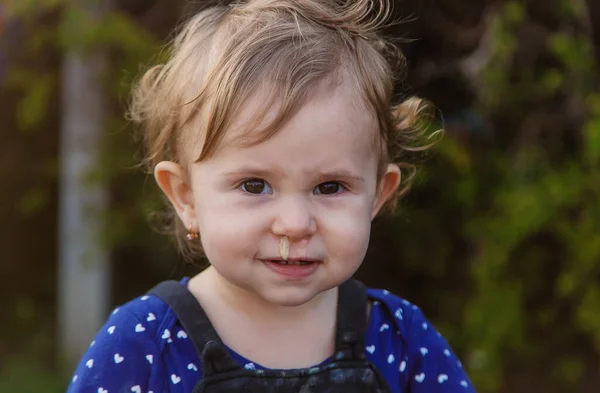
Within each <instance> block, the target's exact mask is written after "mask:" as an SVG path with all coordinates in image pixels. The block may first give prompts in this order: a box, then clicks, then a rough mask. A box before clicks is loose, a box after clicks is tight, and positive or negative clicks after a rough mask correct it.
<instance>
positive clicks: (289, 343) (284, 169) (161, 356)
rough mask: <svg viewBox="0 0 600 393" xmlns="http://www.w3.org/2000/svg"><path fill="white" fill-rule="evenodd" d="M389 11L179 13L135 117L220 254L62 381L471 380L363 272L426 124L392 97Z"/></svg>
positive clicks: (375, 385) (207, 243)
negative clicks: (377, 222)
mask: <svg viewBox="0 0 600 393" xmlns="http://www.w3.org/2000/svg"><path fill="white" fill-rule="evenodd" d="M389 13H390V5H389V4H388V2H387V1H384V0H380V1H378V2H373V1H369V0H354V1H351V2H347V3H343V4H342V2H339V1H335V0H302V1H299V0H298V1H295V0H250V1H244V2H238V3H234V4H231V5H227V6H226V5H220V6H214V7H211V8H208V9H206V10H204V11H202V12H200V13H199V14H197V15H196V16H194V17H193V18H191V19H190V20H189V21H188V22H187V23H186V24H185V25H184V27H183V29H182V30H181V32H180V33H179V35H178V36H177V37H176V38H175V40H174V42H173V43H172V47H171V49H172V50H171V53H170V56H169V59H168V61H167V62H166V64H163V65H160V66H157V67H155V68H153V69H151V70H149V71H148V72H147V73H146V74H145V75H144V76H143V78H142V79H141V80H140V82H139V83H138V84H137V86H136V88H135V90H134V94H133V102H132V110H131V114H132V118H133V119H134V120H135V121H137V122H139V123H140V124H141V125H142V128H143V131H144V136H145V143H146V147H147V153H148V154H147V159H146V163H147V164H148V165H149V166H150V168H151V169H152V170H153V172H154V176H155V178H156V181H157V183H158V185H159V187H160V189H161V190H162V191H163V193H164V194H165V195H166V197H167V198H168V200H169V202H170V206H171V207H172V212H173V219H174V223H175V224H176V230H175V232H176V236H177V238H178V239H179V244H180V249H181V251H182V253H183V254H184V255H186V256H190V257H195V256H198V255H200V253H203V255H205V256H206V258H207V259H208V261H209V263H210V266H209V267H207V268H206V269H205V270H203V271H202V272H200V273H199V274H197V275H196V276H194V277H191V278H184V279H183V280H181V281H179V282H175V281H168V282H164V283H161V284H159V285H158V286H157V287H155V288H154V289H152V290H151V291H150V292H149V293H148V294H146V295H144V296H142V297H140V298H137V299H135V300H133V301H131V302H129V303H128V304H126V305H124V306H122V307H120V308H118V309H116V310H114V312H113V313H112V315H111V316H110V317H109V319H108V321H107V322H106V325H105V326H104V327H103V328H102V329H101V330H100V332H99V333H98V336H97V337H96V340H95V341H94V342H93V343H92V345H91V346H90V348H89V350H88V351H87V353H85V354H84V356H83V358H82V360H81V362H80V365H79V366H78V368H77V370H76V371H75V374H74V376H73V379H72V382H71V384H70V386H69V392H73V393H75V392H90V393H91V392H93V393H116V392H138V393H139V392H153V393H158V392H181V393H183V392H186V393H187V392H267V391H269V392H270V391H272V392H290V393H291V392H344V393H352V392H381V393H383V392H389V393H392V392H393V393H399V392H405V393H406V392H411V393H437V392H440V393H441V392H469V393H472V392H474V390H473V387H472V386H471V383H470V381H469V379H468V377H467V376H466V374H465V371H464V370H463V368H462V366H461V364H460V362H459V361H458V360H457V358H456V357H455V355H454V353H453V352H452V350H451V349H450V347H449V346H448V344H447V342H446V341H445V340H444V338H442V336H441V335H440V334H439V333H438V332H437V331H436V330H435V328H434V327H433V326H431V324H430V323H429V322H428V321H427V319H426V318H425V317H424V315H423V314H422V312H421V311H420V310H419V308H417V307H416V306H414V305H412V304H410V303H409V302H407V301H406V300H402V299H400V298H399V297H397V296H395V295H393V294H390V293H389V292H387V291H383V290H377V289H370V288H366V287H365V286H364V285H363V284H361V283H360V282H358V281H356V280H354V279H352V276H353V274H354V273H355V272H356V270H357V269H358V267H359V266H360V264H361V263H362V261H363V259H364V257H365V253H366V251H367V247H368V244H369V236H370V229H371V221H372V220H373V219H374V218H375V217H376V216H377V215H378V214H379V213H380V212H382V211H383V209H385V208H386V207H393V205H394V203H395V201H396V200H397V198H398V197H399V196H400V195H401V194H402V193H404V192H405V191H406V190H407V188H408V185H409V184H410V179H403V178H402V172H401V168H407V167H408V168H410V166H408V165H407V164H406V163H402V162H399V161H398V160H400V158H401V155H402V153H403V152H405V151H407V150H410V149H412V148H414V147H415V146H414V144H415V142H418V140H419V136H420V135H422V131H421V130H419V129H418V127H415V123H416V122H417V120H418V118H419V113H420V111H421V110H422V109H423V107H424V106H423V104H422V102H421V101H420V100H419V99H417V98H410V99H408V100H407V101H404V102H402V103H400V104H399V105H395V106H394V105H393V104H392V90H393V81H394V79H393V78H394V70H393V67H392V63H393V62H392V61H391V60H390V54H393V53H394V51H393V50H392V48H393V47H392V46H390V45H389V44H387V43H386V42H385V41H384V40H383V39H382V38H381V37H380V35H379V32H378V31H379V29H380V28H381V26H382V25H383V23H385V21H386V19H387V18H388V16H389ZM408 177H410V176H408Z"/></svg>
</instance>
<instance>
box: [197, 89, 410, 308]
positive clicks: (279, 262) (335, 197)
mask: <svg viewBox="0 0 600 393" xmlns="http://www.w3.org/2000/svg"><path fill="white" fill-rule="evenodd" d="M325 86H326V85H324V86H323V87H325ZM258 101H259V100H255V102H251V103H249V104H248V105H247V107H246V108H245V109H244V111H242V113H240V114H239V116H238V118H237V119H235V121H234V125H233V127H231V130H230V131H228V134H227V135H226V136H225V140H224V141H223V143H222V145H221V146H220V147H219V148H218V149H217V150H216V151H215V153H214V154H213V155H212V156H211V157H210V158H209V159H207V160H204V161H201V162H199V163H195V164H192V165H191V166H190V168H189V181H190V186H191V189H192V195H193V196H192V202H193V206H194V218H195V220H196V222H197V224H198V229H199V231H200V237H201V241H202V245H203V248H204V250H205V253H206V256H207V257H208V259H209V261H210V263H211V265H212V266H213V267H214V269H215V270H216V272H217V273H218V274H219V275H220V276H222V277H223V278H225V279H226V280H227V281H228V282H229V283H231V284H234V285H235V286H237V287H239V288H242V289H245V290H247V291H249V292H250V293H252V294H254V295H257V296H259V297H260V298H262V299H264V300H266V301H267V302H269V303H273V304H277V305H287V306H294V305H300V304H303V303H305V302H307V301H309V300H311V299H312V298H314V297H315V296H317V295H318V294H319V293H321V292H323V291H326V290H328V289H331V288H333V287H335V286H338V285H339V284H341V283H342V282H344V281H345V280H346V279H348V278H349V277H350V276H351V275H352V274H353V273H354V272H355V271H356V270H357V268H358V267H359V265H360V263H361V262H362V260H363V258H364V256H365V253H366V250H367V246H368V243H369V235H370V227H371V220H372V218H373V217H374V215H375V214H376V213H377V210H378V209H379V208H380V207H381V204H382V203H383V202H384V200H385V198H387V196H389V194H390V192H389V190H386V191H384V192H382V193H378V192H377V188H378V182H377V163H378V156H377V152H376V149H375V148H374V144H373V136H374V135H375V133H376V132H377V122H376V119H375V118H374V116H372V115H371V113H370V112H369V111H368V110H366V109H365V108H364V105H362V103H360V102H359V99H358V98H357V94H356V93H354V92H353V91H351V89H349V88H345V86H344V84H342V85H340V86H337V87H335V86H327V88H320V89H317V91H315V92H314V95H312V96H311V97H310V98H309V100H308V102H307V103H306V105H304V107H303V108H301V109H300V110H299V112H298V113H297V114H296V115H295V116H293V117H292V118H291V119H290V120H289V121H288V122H287V123H286V124H285V125H284V126H283V127H282V129H281V130H280V131H279V132H278V133H276V134H275V135H274V136H273V137H271V138H269V139H268V140H266V141H264V142H261V143H259V144H256V145H253V146H243V145H242V144H240V143H236V137H238V140H239V133H238V134H237V135H236V130H238V129H241V128H243V127H241V125H243V124H244V122H245V121H248V120H249V119H250V118H251V117H252V116H251V115H252V113H253V112H252V107H253V106H255V105H260V102H258ZM398 180H399V174H398V173H397V167H396V166H393V165H391V166H390V167H389V168H388V173H387V174H386V175H384V177H383V179H382V180H381V183H380V184H379V187H380V188H381V187H383V188H386V187H387V189H390V188H391V191H393V190H394V189H395V187H396V186H397V184H396V183H397V181H398ZM383 194H385V195H383ZM284 237H287V240H286V241H289V249H288V250H289V251H288V254H289V256H288V261H287V262H286V261H284V260H283V259H282V258H281V255H280V244H281V241H282V238H284Z"/></svg>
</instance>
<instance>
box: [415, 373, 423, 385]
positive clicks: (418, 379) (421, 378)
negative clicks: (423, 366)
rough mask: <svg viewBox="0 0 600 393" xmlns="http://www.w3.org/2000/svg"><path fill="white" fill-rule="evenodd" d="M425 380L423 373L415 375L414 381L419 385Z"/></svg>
mask: <svg viewBox="0 0 600 393" xmlns="http://www.w3.org/2000/svg"><path fill="white" fill-rule="evenodd" d="M424 380H425V373H421V374H417V375H415V381H417V382H418V383H421V382H423V381H424Z"/></svg>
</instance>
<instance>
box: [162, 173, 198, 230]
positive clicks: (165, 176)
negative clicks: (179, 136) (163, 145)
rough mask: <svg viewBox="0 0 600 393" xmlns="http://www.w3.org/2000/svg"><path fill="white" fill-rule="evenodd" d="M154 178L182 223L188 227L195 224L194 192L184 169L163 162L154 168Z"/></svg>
mask: <svg viewBox="0 0 600 393" xmlns="http://www.w3.org/2000/svg"><path fill="white" fill-rule="evenodd" d="M154 178H155V179H156V183H157V184H158V186H159V187H160V189H161V190H162V192H163V193H164V194H165V195H166V196H167V198H168V199H169V201H170V202H171V205H173V208H174V209H175V211H176V212H177V215H178V216H179V218H180V219H181V221H183V223H184V224H185V225H186V226H188V225H190V224H192V223H194V222H195V218H194V203H193V198H192V190H191V187H190V185H189V183H188V180H187V177H186V174H185V172H184V170H183V168H182V167H181V166H180V165H178V164H176V163H174V162H171V161H161V162H159V163H158V164H156V167H155V168H154Z"/></svg>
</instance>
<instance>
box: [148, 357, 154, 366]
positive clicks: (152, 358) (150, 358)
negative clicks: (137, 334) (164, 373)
mask: <svg viewBox="0 0 600 393" xmlns="http://www.w3.org/2000/svg"><path fill="white" fill-rule="evenodd" d="M146 360H147V361H148V363H150V364H152V361H153V360H154V356H152V355H146Z"/></svg>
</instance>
